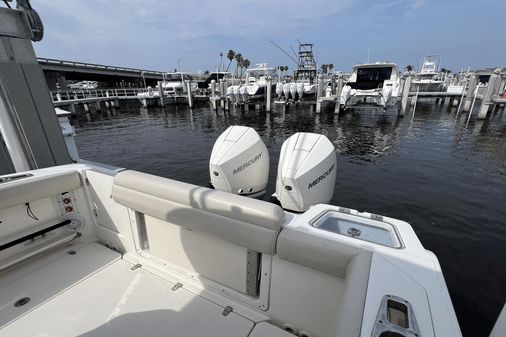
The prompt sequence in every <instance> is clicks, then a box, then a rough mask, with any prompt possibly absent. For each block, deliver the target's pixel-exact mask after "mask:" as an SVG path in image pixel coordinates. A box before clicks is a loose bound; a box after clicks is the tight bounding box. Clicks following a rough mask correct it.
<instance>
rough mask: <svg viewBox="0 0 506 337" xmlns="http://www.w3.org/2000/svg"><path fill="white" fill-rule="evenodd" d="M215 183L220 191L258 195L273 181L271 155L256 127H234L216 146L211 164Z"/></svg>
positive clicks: (224, 133) (222, 136) (210, 170)
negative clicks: (269, 181) (270, 163)
mask: <svg viewBox="0 0 506 337" xmlns="http://www.w3.org/2000/svg"><path fill="white" fill-rule="evenodd" d="M209 174H210V176H211V184H212V185H213V187H214V188H215V189H217V190H220V191H226V192H231V193H235V194H240V195H248V196H252V197H255V196H258V195H260V194H262V193H265V187H266V185H267V181H268V179H269V152H268V150H267V147H266V146H265V144H264V142H263V141H262V139H261V138H260V136H259V135H258V133H256V131H255V130H254V129H252V128H249V127H245V126H231V127H229V128H228V129H227V130H225V132H223V133H222V134H221V135H220V136H219V137H218V139H217V140H216V142H215V143H214V147H213V151H212V153H211V159H210V161H209Z"/></svg>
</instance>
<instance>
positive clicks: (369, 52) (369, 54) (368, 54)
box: [367, 47, 371, 63]
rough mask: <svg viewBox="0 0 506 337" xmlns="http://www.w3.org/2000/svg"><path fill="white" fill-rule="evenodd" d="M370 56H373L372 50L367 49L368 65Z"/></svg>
mask: <svg viewBox="0 0 506 337" xmlns="http://www.w3.org/2000/svg"><path fill="white" fill-rule="evenodd" d="M369 56H371V48H370V47H369V48H368V49H367V63H369V62H370V60H369Z"/></svg>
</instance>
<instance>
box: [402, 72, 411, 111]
mask: <svg viewBox="0 0 506 337" xmlns="http://www.w3.org/2000/svg"><path fill="white" fill-rule="evenodd" d="M412 81H413V78H412V75H411V73H408V74H405V79H404V85H403V86H402V98H401V108H400V110H399V116H401V117H402V116H404V115H405V114H406V110H407V109H408V100H409V90H410V89H411V82H412Z"/></svg>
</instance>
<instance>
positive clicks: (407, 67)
mask: <svg viewBox="0 0 506 337" xmlns="http://www.w3.org/2000/svg"><path fill="white" fill-rule="evenodd" d="M405 70H406V71H411V70H415V67H413V66H412V65H411V64H408V65H407V66H406V68H405Z"/></svg>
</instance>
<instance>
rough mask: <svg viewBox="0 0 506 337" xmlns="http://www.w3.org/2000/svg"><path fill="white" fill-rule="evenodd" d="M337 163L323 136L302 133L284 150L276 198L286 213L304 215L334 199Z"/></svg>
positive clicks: (289, 140) (280, 157)
mask: <svg viewBox="0 0 506 337" xmlns="http://www.w3.org/2000/svg"><path fill="white" fill-rule="evenodd" d="M336 165H337V160H336V154H335V149H334V145H333V144H332V143H331V142H330V140H329V139H328V138H327V137H325V136H324V135H319V134H315V133H305V132H299V133H296V134H294V135H292V136H291V137H290V138H288V139H287V140H286V141H285V142H284V143H283V146H282V147H281V153H280V155H279V166H278V174H277V178H276V194H275V195H274V197H275V198H277V200H278V201H279V203H280V204H281V206H282V207H283V208H284V209H287V210H291V211H295V212H305V211H307V210H308V209H309V208H310V207H311V206H313V205H316V204H320V203H328V202H329V201H330V200H331V199H332V196H333V195H334V185H335V182H336V170H337V167H336Z"/></svg>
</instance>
